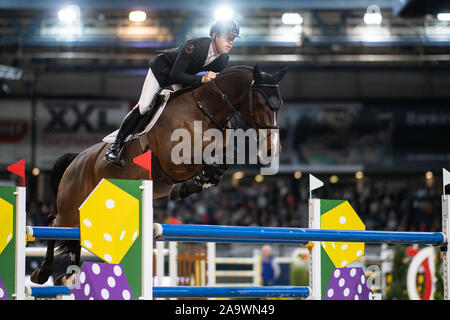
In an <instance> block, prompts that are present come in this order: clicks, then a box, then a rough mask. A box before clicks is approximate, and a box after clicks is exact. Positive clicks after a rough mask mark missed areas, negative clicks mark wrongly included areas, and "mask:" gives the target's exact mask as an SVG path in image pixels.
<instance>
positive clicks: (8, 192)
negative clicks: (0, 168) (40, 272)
mask: <svg viewBox="0 0 450 320" xmlns="http://www.w3.org/2000/svg"><path fill="white" fill-rule="evenodd" d="M14 192H16V187H0V198H2V199H3V200H5V201H7V202H9V203H10V204H12V205H13V212H14V215H13V228H14V229H13V230H14V231H13V238H12V239H11V241H10V242H9V243H8V245H7V246H6V247H5V249H4V250H3V251H2V253H1V254H0V278H1V279H2V282H3V285H4V286H5V289H6V293H7V294H8V298H9V299H10V300H11V299H13V297H12V294H13V293H14V289H15V288H14V282H15V281H14V280H15V268H16V255H15V251H16V235H15V230H16V214H15V213H16V196H15V195H14Z"/></svg>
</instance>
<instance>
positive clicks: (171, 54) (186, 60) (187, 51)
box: [149, 37, 229, 88]
mask: <svg viewBox="0 0 450 320" xmlns="http://www.w3.org/2000/svg"><path fill="white" fill-rule="evenodd" d="M210 44H211V38H209V37H204V38H194V39H191V40H188V41H186V42H185V43H184V44H183V45H182V46H180V47H177V48H172V49H167V50H164V51H162V53H161V54H159V55H158V56H156V57H155V58H153V59H152V60H150V63H149V65H150V68H151V69H152V72H153V74H154V75H155V77H156V80H158V82H159V86H160V87H162V88H163V87H167V86H170V85H173V84H181V85H182V86H183V87H187V86H193V87H197V86H199V85H201V84H202V77H201V76H197V75H196V74H197V73H199V72H201V71H213V72H221V71H222V70H224V69H225V68H226V67H227V66H228V59H229V56H228V54H221V55H220V56H218V57H217V58H216V59H214V61H212V62H211V63H210V64H208V65H206V66H204V67H203V64H204V63H205V60H206V57H207V56H208V51H209V46H210Z"/></svg>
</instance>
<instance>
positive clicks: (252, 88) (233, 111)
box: [191, 79, 280, 131]
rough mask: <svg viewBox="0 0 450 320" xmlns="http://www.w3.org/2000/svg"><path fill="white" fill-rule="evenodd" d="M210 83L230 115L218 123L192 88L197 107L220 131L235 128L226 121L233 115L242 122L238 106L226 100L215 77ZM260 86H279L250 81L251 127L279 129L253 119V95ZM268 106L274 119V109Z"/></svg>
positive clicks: (226, 97) (225, 95) (256, 128)
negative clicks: (260, 123) (257, 122)
mask: <svg viewBox="0 0 450 320" xmlns="http://www.w3.org/2000/svg"><path fill="white" fill-rule="evenodd" d="M210 83H211V84H212V86H213V89H214V91H216V92H217V93H218V94H219V95H220V97H221V99H222V100H223V101H224V102H225V104H226V106H227V107H228V109H230V111H231V115H230V116H229V117H227V118H226V120H225V121H224V123H223V124H219V123H218V122H217V121H216V120H215V118H214V115H212V114H211V113H210V112H209V111H208V110H207V109H206V108H205V107H204V106H203V105H202V103H201V102H200V100H199V99H197V98H196V96H195V93H194V91H195V90H192V91H191V92H192V96H193V98H194V101H195V103H196V105H197V107H198V108H199V109H200V111H201V112H202V113H203V114H204V115H205V116H206V117H207V118H208V119H209V120H210V121H211V122H212V123H213V124H214V126H215V127H217V128H218V129H220V130H221V131H223V130H224V129H237V127H236V126H235V127H231V126H229V125H228V122H229V121H230V119H231V118H232V117H233V116H238V117H239V118H240V119H241V120H242V122H244V121H243V119H242V116H241V115H239V112H238V111H239V110H238V108H236V107H235V106H234V105H233V104H232V103H231V102H230V100H228V96H227V94H226V93H224V92H223V91H222V90H221V89H220V88H219V86H218V85H217V83H216V81H215V79H213V80H212V81H211V82H210ZM261 87H271V88H277V89H278V87H279V86H278V85H277V84H265V83H260V84H255V81H254V80H253V81H252V83H251V84H250V88H249V90H248V103H249V112H250V119H251V122H252V126H253V129H255V130H259V129H279V128H280V127H279V126H278V125H258V124H256V121H255V112H254V105H253V95H254V93H255V91H257V89H258V88H261ZM269 108H270V109H271V110H272V111H273V113H274V114H273V118H274V119H275V113H276V111H275V110H274V109H272V108H271V107H270V105H269Z"/></svg>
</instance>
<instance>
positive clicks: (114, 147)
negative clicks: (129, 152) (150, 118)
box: [103, 106, 142, 166]
mask: <svg viewBox="0 0 450 320" xmlns="http://www.w3.org/2000/svg"><path fill="white" fill-rule="evenodd" d="M141 118H142V116H141V113H140V112H139V106H135V107H134V108H133V110H131V111H130V112H129V113H128V114H127V115H126V117H125V119H123V121H122V124H121V125H120V128H119V132H117V136H116V140H115V141H114V142H113V143H112V144H111V145H110V146H109V148H108V150H106V153H105V156H104V158H103V159H104V160H106V161H108V162H109V163H112V164H115V165H119V166H121V165H120V160H121V159H119V155H120V150H121V149H122V147H123V145H124V142H125V139H126V138H127V137H128V135H129V134H130V133H131V132H132V130H133V128H134V127H136V126H137V124H138V123H139V120H141Z"/></svg>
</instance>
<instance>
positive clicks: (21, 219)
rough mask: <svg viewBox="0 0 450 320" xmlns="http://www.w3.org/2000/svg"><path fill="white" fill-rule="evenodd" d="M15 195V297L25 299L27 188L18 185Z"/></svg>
mask: <svg viewBox="0 0 450 320" xmlns="http://www.w3.org/2000/svg"><path fill="white" fill-rule="evenodd" d="M14 195H15V196H16V212H15V215H16V230H15V234H14V236H15V238H16V239H15V242H16V252H15V258H16V267H15V283H14V286H15V298H16V300H25V299H26V294H25V248H26V245H27V244H26V233H25V229H26V211H25V210H26V209H25V208H26V197H27V196H26V188H25V187H17V188H16V192H14Z"/></svg>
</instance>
